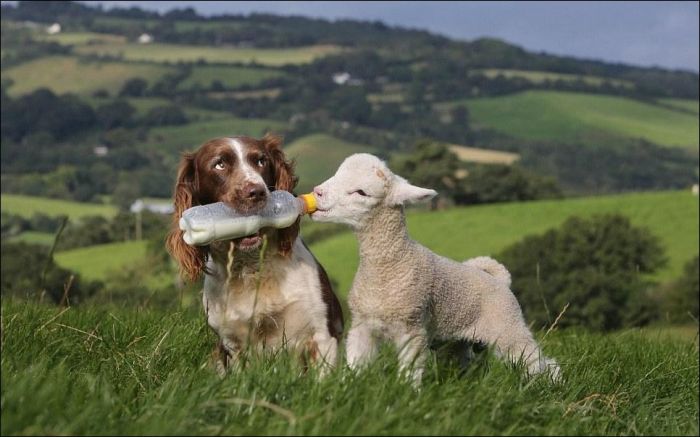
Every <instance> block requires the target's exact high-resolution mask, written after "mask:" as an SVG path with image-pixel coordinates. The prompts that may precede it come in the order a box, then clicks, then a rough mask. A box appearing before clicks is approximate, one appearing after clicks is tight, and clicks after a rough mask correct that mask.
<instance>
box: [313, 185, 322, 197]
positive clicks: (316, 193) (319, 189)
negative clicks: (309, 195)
mask: <svg viewBox="0 0 700 437" xmlns="http://www.w3.org/2000/svg"><path fill="white" fill-rule="evenodd" d="M314 194H315V195H316V197H323V190H321V188H320V187H314Z"/></svg>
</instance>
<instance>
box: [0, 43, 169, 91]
mask: <svg viewBox="0 0 700 437" xmlns="http://www.w3.org/2000/svg"><path fill="white" fill-rule="evenodd" d="M86 47H91V46H86ZM169 71H171V68H170V67H167V66H164V65H156V64H137V63H125V62H102V61H100V62H97V61H94V62H93V61H90V62H88V61H81V60H79V59H77V58H74V57H70V56H46V57H42V58H38V59H34V60H32V61H29V62H25V63H22V64H20V65H17V66H14V67H12V68H8V69H7V71H3V72H2V74H3V79H8V78H9V79H12V80H13V81H14V83H13V84H12V86H11V87H10V88H9V89H8V94H10V95H11V96H17V95H20V94H26V93H30V92H32V91H34V90H36V89H38V88H49V89H50V90H52V91H53V92H55V93H57V94H64V93H76V94H90V93H92V92H93V91H96V90H98V89H105V90H107V91H108V92H110V94H112V95H114V94H115V93H116V92H118V91H119V90H120V89H121V87H122V86H123V85H124V83H125V82H126V81H127V80H129V79H132V78H134V77H140V78H143V79H145V80H147V81H148V82H154V81H156V80H158V79H159V78H160V77H162V76H163V75H164V74H166V73H168V72H169Z"/></svg>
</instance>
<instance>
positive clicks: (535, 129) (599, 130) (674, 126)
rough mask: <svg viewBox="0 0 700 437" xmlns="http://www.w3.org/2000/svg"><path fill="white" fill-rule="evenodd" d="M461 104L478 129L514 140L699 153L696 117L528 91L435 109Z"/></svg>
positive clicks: (622, 101) (612, 100) (608, 99)
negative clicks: (636, 143) (650, 145)
mask: <svg viewBox="0 0 700 437" xmlns="http://www.w3.org/2000/svg"><path fill="white" fill-rule="evenodd" d="M457 104H462V105H466V106H467V108H468V109H469V114H470V116H471V120H472V122H473V124H474V125H475V126H478V127H488V128H491V129H494V130H497V131H500V132H502V133H505V134H508V135H511V136H513V137H516V138H523V139H529V140H557V141H569V142H573V143H583V144H586V143H588V142H591V141H597V142H601V141H602V142H605V143H609V144H616V143H620V142H621V140H625V139H636V138H643V139H645V140H648V141H651V142H654V143H656V144H660V145H664V146H677V147H685V148H696V149H697V147H698V144H699V143H698V136H699V132H700V130H699V128H698V126H699V124H698V117H697V115H692V114H689V113H683V112H679V111H674V110H671V109H667V108H664V107H661V106H655V105H652V104H649V103H642V102H639V101H635V100H632V99H628V98H624V97H614V96H605V95H595V94H582V93H572V92H562V91H525V92H521V93H517V94H513V95H507V96H499V97H489V98H478V99H466V100H460V101H456V102H448V103H441V104H438V105H437V106H438V107H439V108H442V109H448V108H451V107H453V106H455V105H457ZM675 104H678V103H675ZM692 104H695V105H696V106H697V102H692V101H687V105H689V106H690V105H692ZM684 105H685V104H684ZM622 142H624V141H622Z"/></svg>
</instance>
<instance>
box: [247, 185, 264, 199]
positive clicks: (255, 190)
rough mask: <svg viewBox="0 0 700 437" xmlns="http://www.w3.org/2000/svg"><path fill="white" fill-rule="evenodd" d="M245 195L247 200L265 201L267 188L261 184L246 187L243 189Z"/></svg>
mask: <svg viewBox="0 0 700 437" xmlns="http://www.w3.org/2000/svg"><path fill="white" fill-rule="evenodd" d="M243 193H244V195H245V197H246V198H247V199H249V200H254V201H260V200H265V197H266V196H267V193H266V192H265V186H264V185H260V184H250V185H246V187H245V188H244V189H243Z"/></svg>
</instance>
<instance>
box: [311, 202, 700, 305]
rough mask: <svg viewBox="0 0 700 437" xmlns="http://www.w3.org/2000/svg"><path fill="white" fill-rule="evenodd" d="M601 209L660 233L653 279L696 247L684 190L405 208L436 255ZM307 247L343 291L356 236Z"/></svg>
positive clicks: (463, 254)
mask: <svg viewBox="0 0 700 437" xmlns="http://www.w3.org/2000/svg"><path fill="white" fill-rule="evenodd" d="M602 213H621V214H624V215H626V216H628V217H629V218H630V220H631V221H632V224H634V225H638V226H646V227H648V228H649V230H650V231H651V232H652V233H653V234H654V235H657V236H658V237H659V238H660V240H661V243H662V245H663V246H664V247H665V249H666V254H667V256H668V258H669V263H668V265H667V266H666V267H664V268H662V269H660V270H659V271H658V272H657V273H656V274H655V275H654V278H655V279H658V280H660V281H668V280H671V279H674V278H676V277H678V276H679V275H680V273H681V271H682V268H683V264H684V263H686V262H687V261H688V260H689V259H690V258H691V257H692V256H694V255H696V254H697V253H698V198H697V196H693V195H691V194H690V192H689V191H682V192H665V193H635V194H625V195H617V196H601V197H588V198H578V199H565V200H558V201H534V202H524V203H511V204H495V205H484V206H473V207H463V208H454V209H450V210H447V211H441V212H425V211H424V212H421V211H410V212H409V214H408V218H407V222H408V229H409V233H410V235H411V237H412V238H413V239H415V240H416V241H418V242H420V243H422V244H424V245H425V246H427V247H429V248H430V249H432V250H434V251H435V252H436V253H438V254H440V255H443V256H447V257H449V258H453V259H457V260H463V259H467V258H471V257H474V256H480V255H491V256H495V255H497V254H498V253H499V252H500V251H501V250H503V249H504V248H505V247H507V246H508V245H510V244H512V243H515V242H516V241H519V240H520V239H522V238H523V237H524V236H526V235H529V234H535V233H542V232H544V231H545V230H547V229H549V228H551V227H555V226H557V225H559V224H560V223H562V222H563V221H564V220H565V219H566V218H567V217H569V216H572V215H579V216H590V215H592V214H602ZM304 225H305V224H302V226H304ZM311 225H312V226H324V224H323V223H318V224H316V223H312V224H311ZM311 249H312V251H313V253H314V254H315V255H316V257H317V258H318V260H319V261H320V262H321V263H322V264H323V265H324V267H325V268H326V270H327V271H328V274H329V275H330V276H331V277H332V278H333V279H335V280H336V281H337V283H338V287H337V290H338V292H339V293H340V294H341V295H343V296H345V295H346V294H347V292H348V290H349V288H350V285H351V283H352V278H353V277H354V275H355V271H356V269H357V242H356V240H355V236H354V235H352V234H351V233H349V232H345V233H343V234H340V235H337V236H334V237H331V238H329V239H327V240H323V241H320V242H318V243H315V244H312V245H311ZM542 274H546V272H542Z"/></svg>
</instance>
